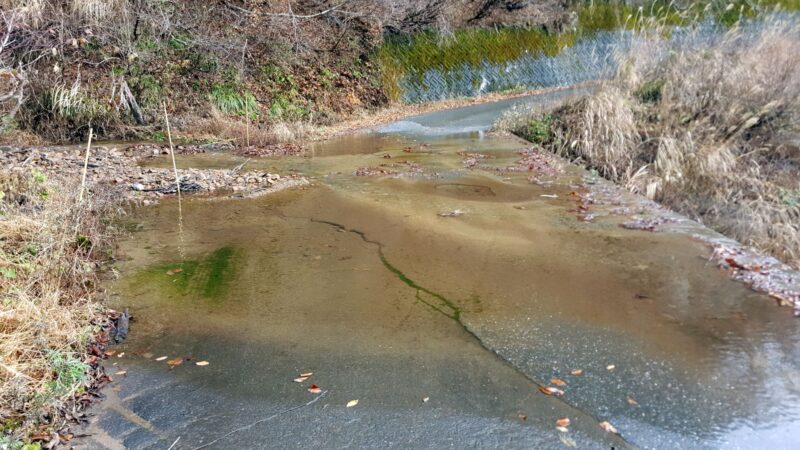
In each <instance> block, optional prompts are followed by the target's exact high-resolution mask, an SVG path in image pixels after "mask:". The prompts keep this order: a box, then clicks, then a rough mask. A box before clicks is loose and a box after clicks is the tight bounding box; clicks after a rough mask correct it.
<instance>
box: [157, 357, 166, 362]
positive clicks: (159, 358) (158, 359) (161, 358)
mask: <svg viewBox="0 0 800 450" xmlns="http://www.w3.org/2000/svg"><path fill="white" fill-rule="evenodd" d="M167 358H168V357H167V356H160V357H158V358H156V361H163V360H165V359H167Z"/></svg>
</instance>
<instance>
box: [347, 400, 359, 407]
mask: <svg viewBox="0 0 800 450" xmlns="http://www.w3.org/2000/svg"><path fill="white" fill-rule="evenodd" d="M357 404H358V400H350V401H349V402H347V407H348V408H352V407H353V406H356V405H357Z"/></svg>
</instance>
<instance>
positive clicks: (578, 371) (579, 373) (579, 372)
mask: <svg viewBox="0 0 800 450" xmlns="http://www.w3.org/2000/svg"><path fill="white" fill-rule="evenodd" d="M570 374H572V375H575V376H578V375H583V369H572V372H570Z"/></svg>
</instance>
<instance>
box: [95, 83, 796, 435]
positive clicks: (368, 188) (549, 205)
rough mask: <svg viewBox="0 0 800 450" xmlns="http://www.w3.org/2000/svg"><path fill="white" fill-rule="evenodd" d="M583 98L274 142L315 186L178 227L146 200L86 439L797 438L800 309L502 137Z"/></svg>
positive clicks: (221, 157)
mask: <svg viewBox="0 0 800 450" xmlns="http://www.w3.org/2000/svg"><path fill="white" fill-rule="evenodd" d="M559 95H566V93H562V94H550V95H546V96H539V97H533V98H525V99H517V100H513V101H506V102H499V103H494V104H489V105H480V106H473V107H468V108H463V109H458V110H450V111H443V112H438V113H431V114H427V115H424V116H419V117H416V118H411V119H408V120H405V121H402V122H398V123H395V124H392V125H389V126H387V127H385V128H383V129H382V130H379V131H377V132H374V133H366V134H357V135H351V136H347V137H343V138H340V139H337V140H333V141H328V142H323V143H319V144H316V145H315V146H314V147H313V152H312V153H313V155H312V156H310V157H305V158H301V157H296V158H294V157H293V158H283V159H260V160H259V159H254V160H251V161H249V162H248V163H247V164H248V167H253V168H255V167H259V168H263V169H265V170H273V169H274V170H275V171H278V172H279V173H286V172H288V171H291V170H295V171H299V172H301V173H303V174H305V175H306V176H308V177H309V178H311V179H312V185H311V186H309V187H306V188H303V189H297V190H291V191H285V192H281V193H277V194H274V195H270V196H266V197H261V198H253V199H229V200H202V199H196V200H192V199H189V200H186V199H185V200H184V202H183V205H182V215H183V217H182V219H183V220H182V232H181V233H180V234H179V227H178V205H177V203H175V202H164V203H162V204H161V205H159V206H155V207H145V208H141V209H139V210H136V211H134V212H132V213H131V215H130V216H129V217H128V218H127V219H126V221H127V222H129V225H130V226H131V229H134V230H135V231H134V232H132V233H131V234H130V236H129V237H128V238H127V239H125V240H124V241H123V243H122V245H121V249H120V251H121V253H122V254H123V255H125V256H126V257H127V258H126V260H125V261H123V262H121V263H120V266H119V269H120V271H121V273H122V277H121V278H120V279H119V280H117V281H115V282H114V283H113V285H112V286H110V288H111V290H112V291H113V292H114V293H115V297H114V301H115V303H116V306H118V307H129V308H130V309H131V311H132V313H133V314H134V316H135V321H134V322H133V323H132V326H131V337H130V338H129V339H128V341H127V342H125V343H124V344H123V345H122V346H121V347H119V348H118V349H116V351H117V354H118V355H119V354H121V353H123V352H124V355H121V357H119V358H117V356H114V357H112V358H110V359H109V360H108V363H109V364H111V363H113V364H114V365H115V366H114V367H111V368H109V370H108V372H109V373H110V374H111V375H112V376H114V373H115V372H120V371H124V372H126V373H125V374H124V375H122V374H120V375H117V376H114V378H115V381H114V383H113V384H112V387H110V388H109V389H107V390H106V393H107V394H108V398H107V399H106V400H104V401H103V402H101V403H100V404H99V405H98V406H96V407H94V408H93V410H92V412H94V413H95V414H96V417H95V419H94V420H93V423H92V424H91V425H90V426H88V427H87V429H86V432H87V433H88V434H90V436H89V437H87V438H85V439H83V441H82V442H81V444H80V447H82V448H123V447H124V448H154V449H156V448H159V449H164V448H168V447H170V446H171V445H173V444H174V447H173V448H175V449H193V448H200V447H203V448H309V447H316V448H343V447H348V448H404V449H405V448H436V449H438V448H446V447H449V448H520V449H522V448H525V449H529V448H570V447H578V448H670V449H672V448H748V449H752V448H769V449H781V448H786V449H789V448H792V447H793V445H796V443H797V442H800V321H798V320H796V319H794V318H792V317H791V314H789V313H787V311H786V309H785V308H779V307H777V306H775V304H774V302H771V301H769V300H768V298H767V297H766V296H765V295H762V294H758V293H755V292H752V291H750V290H748V289H747V288H746V287H745V286H744V285H743V284H741V283H737V282H735V281H731V280H730V279H729V277H728V276H727V274H726V273H724V272H723V271H721V270H720V269H719V268H717V267H716V266H715V265H714V264H712V263H710V262H709V254H710V250H709V248H708V246H707V245H706V244H704V243H703V242H701V241H699V240H697V239H693V238H692V237H691V235H692V233H685V232H656V233H653V232H648V231H642V230H632V229H626V228H624V227H620V226H619V220H617V219H614V217H613V215H608V216H605V217H604V216H598V217H597V218H595V219H594V220H586V217H585V215H582V213H581V211H580V208H581V207H582V206H581V205H578V206H576V201H575V194H574V192H575V191H580V190H581V189H584V188H585V184H586V183H587V181H589V182H591V184H592V185H594V186H600V188H601V189H605V190H606V191H607V192H610V191H611V190H612V187H611V186H610V185H607V184H606V183H605V182H604V181H603V180H594V179H593V175H592V174H590V173H586V172H585V171H583V170H582V169H579V168H577V167H575V166H571V165H569V164H565V163H563V162H559V161H558V160H557V159H556V158H553V157H545V156H537V155H536V154H532V153H530V152H526V149H528V148H529V145H527V144H526V143H525V142H523V141H521V140H519V139H516V138H514V137H509V136H501V135H495V134H493V133H488V132H487V130H488V129H489V127H490V125H491V124H492V123H493V122H494V120H495V119H496V118H497V117H498V115H499V114H500V113H501V112H502V111H503V110H505V109H507V108H509V107H511V106H512V104H513V103H518V102H548V101H551V100H553V98H554V97H556V96H559ZM244 161H245V159H243V158H239V157H235V156H231V155H226V154H212V155H207V154H201V155H193V156H185V157H181V158H179V160H178V165H179V166H180V167H184V168H185V167H217V168H234V167H236V166H238V165H240V164H242V163H243V162H244ZM521 161H522V162H521ZM152 164H155V165H159V166H163V167H167V165H168V164H171V163H170V162H169V161H167V159H160V158H157V159H155V160H153V161H152ZM620 198H621V199H623V200H618V201H613V202H608V203H609V205H608V208H610V209H611V208H623V207H625V208H636V207H637V206H636V205H637V204H638V203H637V202H638V201H640V200H641V199H637V198H635V197H633V196H630V195H622V196H621V197H620ZM641 201H642V204H645V203H646V202H644V200H641ZM631 205H633V206H631ZM576 209H577V210H576ZM665 214H666V213H665ZM676 223H683V225H681V226H685V227H694V228H699V226H697V225H696V224H693V223H689V222H688V221H686V222H685V223H684V222H682V221H680V220H678V221H676ZM709 233H710V232H709ZM181 254H184V255H185V261H181V256H180V255H181ZM176 269H180V270H176ZM162 356H166V357H167V358H166V359H161V357H162ZM170 361H171V362H172V364H168V362H170ZM199 361H207V362H208V365H197V364H196V362H199ZM178 362H180V364H178ZM307 372H312V373H313V375H311V376H310V377H309V378H308V379H307V380H304V381H302V382H299V383H298V382H295V381H293V379H295V378H298V377H299V376H300V374H302V373H307ZM312 384H313V385H317V386H318V387H319V393H311V392H309V390H308V389H309V387H310V386H311V385H312ZM543 391H545V392H544V393H543ZM562 392H563V395H559V394H561V393H562ZM546 394H554V395H546ZM352 400H358V404H357V405H355V406H352V407H347V406H346V405H347V404H348V402H350V401H352ZM565 418H568V419H569V424H568V425H565V426H562V428H561V429H557V421H559V420H560V419H565ZM603 422H608V423H609V424H611V425H613V427H615V428H616V429H617V430H618V431H619V434H615V433H612V432H609V431H607V430H606V429H603V427H601V426H600V424H601V423H603ZM565 423H566V421H562V422H560V423H559V425H564V424H565ZM176 441H177V442H176ZM795 448H796V447H795Z"/></svg>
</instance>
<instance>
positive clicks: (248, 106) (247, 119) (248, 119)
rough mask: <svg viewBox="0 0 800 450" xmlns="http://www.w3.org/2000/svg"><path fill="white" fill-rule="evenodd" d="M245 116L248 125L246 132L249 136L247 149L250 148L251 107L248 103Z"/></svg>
mask: <svg viewBox="0 0 800 450" xmlns="http://www.w3.org/2000/svg"><path fill="white" fill-rule="evenodd" d="M244 115H245V120H246V122H245V123H246V124H247V125H246V126H245V129H246V130H247V131H246V134H247V148H250V105H249V104H247V103H245V107H244Z"/></svg>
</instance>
